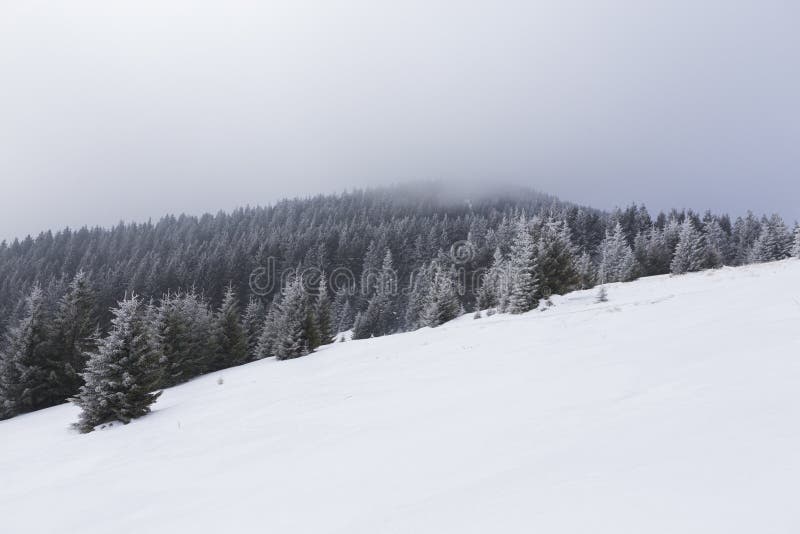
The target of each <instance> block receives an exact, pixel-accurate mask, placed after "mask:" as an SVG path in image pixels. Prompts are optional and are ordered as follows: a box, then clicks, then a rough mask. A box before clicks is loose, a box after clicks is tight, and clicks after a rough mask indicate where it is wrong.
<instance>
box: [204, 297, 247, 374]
mask: <svg viewBox="0 0 800 534" xmlns="http://www.w3.org/2000/svg"><path fill="white" fill-rule="evenodd" d="M213 328H214V333H215V340H216V347H215V348H216V358H215V360H214V362H213V364H212V366H211V369H224V368H226V367H230V366H233V365H240V364H242V363H244V362H245V361H246V360H247V335H246V333H245V331H244V328H243V327H242V319H241V315H240V314H239V301H238V299H237V298H236V293H235V292H234V291H233V287H232V286H228V289H227V291H225V297H224V298H223V300H222V305H221V306H220V308H219V310H218V311H217V313H216V314H215V315H214V325H213Z"/></svg>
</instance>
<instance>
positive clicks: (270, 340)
mask: <svg viewBox="0 0 800 534" xmlns="http://www.w3.org/2000/svg"><path fill="white" fill-rule="evenodd" d="M280 301H281V295H280V294H278V295H277V296H276V297H275V300H273V302H272V306H270V308H269V312H268V313H267V316H266V318H265V319H264V323H263V325H262V327H261V332H260V334H259V336H258V343H257V344H256V350H255V354H254V359H255V360H263V359H264V358H271V357H272V356H275V352H274V349H275V346H276V344H275V342H276V340H277V339H278V334H279V331H278V328H279V327H280V320H279V319H280V317H279V313H280Z"/></svg>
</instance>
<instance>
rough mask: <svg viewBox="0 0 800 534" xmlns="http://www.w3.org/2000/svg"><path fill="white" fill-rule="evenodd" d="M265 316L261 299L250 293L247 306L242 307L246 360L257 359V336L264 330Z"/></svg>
mask: <svg viewBox="0 0 800 534" xmlns="http://www.w3.org/2000/svg"><path fill="white" fill-rule="evenodd" d="M265 317H266V313H265V311H264V303H263V302H262V301H261V299H259V298H256V297H254V296H252V295H251V296H250V300H249V301H248V303H247V307H246V308H245V309H244V316H243V317H242V328H243V329H244V335H245V337H246V338H247V359H248V360H257V359H258V356H257V351H256V349H257V347H258V341H259V337H260V336H261V333H262V332H263V330H264V319H265Z"/></svg>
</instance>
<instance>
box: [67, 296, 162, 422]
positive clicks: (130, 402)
mask: <svg viewBox="0 0 800 534" xmlns="http://www.w3.org/2000/svg"><path fill="white" fill-rule="evenodd" d="M113 315H114V318H113V319H112V320H111V330H110V331H109V333H108V335H107V336H106V337H105V338H103V339H102V340H101V341H100V343H99V346H98V347H97V350H96V351H94V352H92V353H91V354H90V355H89V360H88V362H87V364H86V370H85V371H84V372H83V379H84V382H85V384H84V385H83V386H82V387H81V389H80V392H79V393H78V394H77V395H76V396H75V398H74V399H72V400H73V402H74V403H75V404H77V405H78V406H79V407H80V408H81V414H80V416H79V421H78V423H77V425H76V426H77V427H78V428H79V429H80V430H81V431H82V432H90V431H91V430H92V429H94V428H95V427H96V426H98V425H101V424H104V423H109V422H112V421H120V422H122V423H126V424H127V423H129V422H130V421H131V420H133V419H135V418H137V417H141V416H143V415H146V414H147V413H149V412H150V406H151V405H152V404H153V403H154V402H155V401H156V399H157V398H158V396H159V395H160V394H161V393H160V392H156V390H157V389H158V388H159V387H160V385H161V373H162V367H161V354H160V353H159V351H158V350H157V348H156V347H155V346H154V345H155V344H154V343H153V342H152V340H151V338H150V335H149V331H148V328H147V324H146V322H145V319H144V309H143V306H142V303H141V301H140V299H139V298H138V297H136V296H132V297H130V298H127V299H125V300H123V301H122V302H120V303H119V305H118V306H117V308H115V309H114V310H113Z"/></svg>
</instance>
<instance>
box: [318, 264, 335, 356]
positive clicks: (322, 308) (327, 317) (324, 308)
mask: <svg viewBox="0 0 800 534" xmlns="http://www.w3.org/2000/svg"><path fill="white" fill-rule="evenodd" d="M314 315H315V317H316V327H317V332H318V334H319V339H320V343H321V344H322V345H326V344H328V343H330V342H331V340H332V339H333V335H334V334H335V333H336V332H334V331H333V311H332V308H331V299H330V297H329V296H328V284H327V279H326V278H325V273H323V274H322V276H321V277H320V280H319V286H318V287H317V294H316V298H315V299H314Z"/></svg>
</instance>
